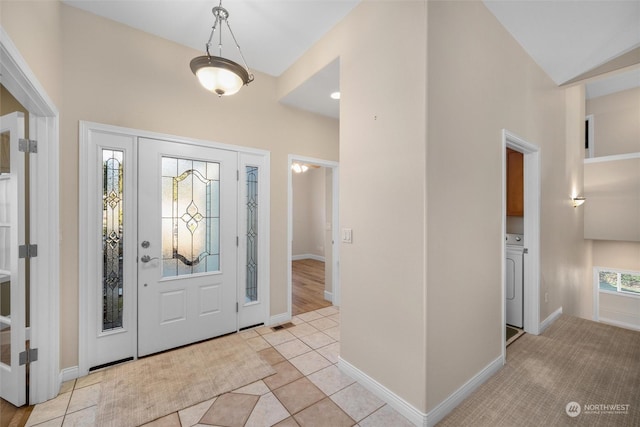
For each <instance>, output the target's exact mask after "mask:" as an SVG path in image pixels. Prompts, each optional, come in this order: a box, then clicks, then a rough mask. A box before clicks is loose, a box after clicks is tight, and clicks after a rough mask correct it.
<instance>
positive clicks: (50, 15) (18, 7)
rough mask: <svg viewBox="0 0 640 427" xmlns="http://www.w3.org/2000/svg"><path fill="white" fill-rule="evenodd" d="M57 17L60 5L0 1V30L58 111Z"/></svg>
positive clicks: (44, 0) (37, 0)
mask: <svg viewBox="0 0 640 427" xmlns="http://www.w3.org/2000/svg"><path fill="white" fill-rule="evenodd" d="M60 13H61V3H60V2H59V1H49V0H34V1H22V0H2V1H0V23H2V27H3V28H4V30H5V31H6V32H7V34H8V35H9V37H10V38H11V40H12V41H13V43H14V44H15V45H16V47H17V48H18V50H19V51H20V54H21V55H22V56H23V57H24V59H25V61H26V62H27V64H29V68H31V70H32V71H33V73H34V74H35V76H36V78H37V79H38V81H39V82H40V84H42V87H44V89H45V91H46V92H47V95H49V97H50V98H51V100H52V101H53V102H54V104H55V105H56V106H57V107H58V108H60V103H61V100H62V87H61V82H60V79H61V76H62V55H61V52H62V45H61V32H62V27H61V23H60Z"/></svg>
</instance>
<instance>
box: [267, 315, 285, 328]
mask: <svg viewBox="0 0 640 427" xmlns="http://www.w3.org/2000/svg"><path fill="white" fill-rule="evenodd" d="M290 320H291V314H289V313H280V314H276V315H275V316H271V317H270V318H269V324H268V325H265V326H271V325H279V324H281V323H287V322H288V321H290Z"/></svg>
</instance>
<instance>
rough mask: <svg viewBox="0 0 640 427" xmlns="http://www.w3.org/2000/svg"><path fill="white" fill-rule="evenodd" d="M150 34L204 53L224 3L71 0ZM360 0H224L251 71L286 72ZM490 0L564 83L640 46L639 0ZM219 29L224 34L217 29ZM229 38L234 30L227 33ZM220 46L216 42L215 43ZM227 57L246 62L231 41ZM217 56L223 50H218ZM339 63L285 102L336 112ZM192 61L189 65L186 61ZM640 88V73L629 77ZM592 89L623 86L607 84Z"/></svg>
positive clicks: (69, 0)
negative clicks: (215, 12)
mask: <svg viewBox="0 0 640 427" xmlns="http://www.w3.org/2000/svg"><path fill="white" fill-rule="evenodd" d="M63 1H64V3H66V4H68V5H71V6H74V7H78V8H81V9H84V10H87V11H89V12H92V13H95V14H97V15H101V16H104V17H106V18H109V19H112V20H114V21H117V22H121V23H123V24H126V25H129V26H131V27H134V28H138V29H140V30H142V31H146V32H148V33H151V34H154V35H157V36H159V37H163V38H165V39H168V40H172V41H175V42H177V43H180V44H183V45H185V46H189V47H192V48H194V49H197V50H200V51H204V46H205V43H206V41H207V39H208V38H209V33H210V31H211V25H212V24H213V16H212V14H211V8H212V7H213V6H216V5H217V3H218V1H217V0H213V1H203V0H144V1H141V0H118V1H114V0H63ZM359 1H360V0H224V1H223V4H222V5H223V7H225V8H226V9H227V10H228V11H229V24H230V25H231V29H232V30H233V32H234V34H235V36H236V38H237V40H238V43H239V45H240V47H241V49H242V53H243V54H244V57H245V58H246V60H247V63H248V65H249V68H250V69H252V70H257V71H260V72H263V73H266V74H269V75H272V76H279V75H280V74H282V73H283V72H284V71H285V70H286V69H287V68H288V67H289V66H291V65H292V64H293V63H294V62H295V61H296V60H297V59H298V58H299V57H300V56H301V55H302V54H303V53H304V52H305V51H306V50H307V49H309V48H310V47H311V46H312V45H313V44H314V43H315V42H316V41H317V40H319V39H320V38H321V37H322V36H323V35H324V34H325V33H326V32H327V31H329V30H330V29H331V28H332V27H333V26H334V25H335V24H336V23H338V22H339V21H340V20H341V19H342V18H344V17H345V16H346V15H347V14H348V13H349V12H350V11H351V10H352V9H353V8H354V7H355V6H356V5H357V4H358V3H359ZM484 3H485V5H486V6H487V7H488V8H489V10H490V11H491V12H492V13H493V14H494V15H495V16H496V18H497V19H498V20H499V21H500V22H501V23H502V25H504V26H505V28H506V29H507V30H508V31H509V32H510V33H511V34H512V35H513V37H514V38H515V39H516V40H517V41H518V42H519V43H520V44H521V45H522V47H523V48H524V49H525V50H526V51H527V52H528V53H529V55H531V57H532V58H533V59H534V60H535V61H536V62H537V63H538V64H539V65H540V66H541V67H542V68H543V69H544V70H545V71H546V72H547V74H549V76H550V77H551V78H552V79H553V80H554V81H555V82H556V83H557V84H562V83H564V82H566V81H568V80H570V79H572V78H574V77H576V76H579V75H581V74H582V73H584V72H586V71H589V70H591V69H592V68H594V67H596V66H598V65H601V64H603V63H605V62H607V61H609V60H610V59H612V58H615V57H616V56H618V55H620V54H622V53H625V52H627V51H629V50H630V49H632V48H634V47H638V46H640V1H638V0H572V1H568V0H528V1H517V0H484ZM216 33H217V32H216ZM223 35H225V36H226V35H228V31H226V30H225V31H223ZM215 45H216V43H214V46H215ZM223 47H224V49H223V56H225V57H229V58H231V59H233V60H235V61H240V59H239V57H238V56H237V52H236V49H235V47H234V46H233V43H232V41H231V40H226V39H223ZM212 54H216V53H215V52H212ZM338 64H339V63H338V61H334V62H333V63H332V64H329V65H328V66H327V67H326V68H325V69H323V70H321V71H320V72H318V73H317V74H316V75H315V76H313V77H312V78H311V79H310V80H308V81H307V82H306V83H304V84H303V85H301V86H300V87H299V88H297V89H296V90H294V92H293V93H291V94H289V95H287V96H286V97H285V99H283V102H284V103H286V104H288V105H292V106H295V107H298V108H304V109H307V110H310V111H314V112H317V113H320V114H324V115H327V116H330V117H336V118H337V117H338V116H339V102H336V101H334V100H332V99H330V98H329V94H330V93H331V92H333V91H334V90H336V88H338V87H339V65H338ZM185 66H188V65H187V64H185ZM626 81H627V83H626V85H627V86H628V85H629V84H632V85H633V84H636V85H637V86H640V75H632V76H627V77H626ZM601 86H604V87H599V88H597V89H593V90H589V88H587V92H588V93H602V94H604V93H605V92H606V91H607V90H610V89H607V88H606V87H609V86H610V87H617V88H620V87H622V86H623V83H619V82H618V83H615V82H614V83H612V84H611V85H607V84H604V83H602V84H601Z"/></svg>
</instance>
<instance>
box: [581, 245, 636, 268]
mask: <svg viewBox="0 0 640 427" xmlns="http://www.w3.org/2000/svg"><path fill="white" fill-rule="evenodd" d="M592 257H593V265H594V266H595V267H610V268H619V269H621V270H632V271H640V243H638V242H614V241H606V240H594V241H593V255H592Z"/></svg>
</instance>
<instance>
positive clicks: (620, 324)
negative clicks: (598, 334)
mask: <svg viewBox="0 0 640 427" xmlns="http://www.w3.org/2000/svg"><path fill="white" fill-rule="evenodd" d="M598 321H599V322H600V323H606V324H607V325H612V326H618V327H619V328H625V329H631V330H632V331H640V326H638V325H634V324H631V323H627V322H620V321H619V320H613V319H608V318H606V317H600V320H598Z"/></svg>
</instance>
